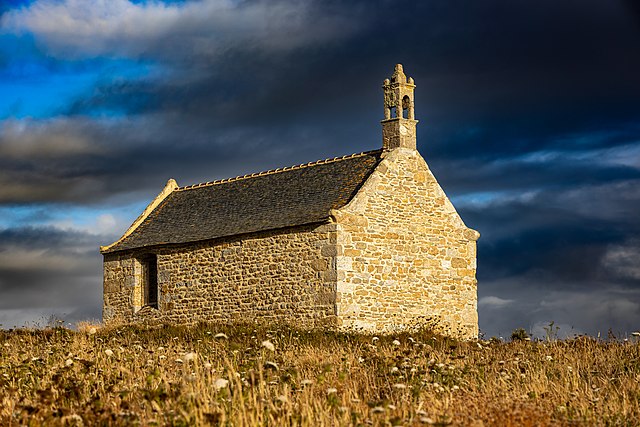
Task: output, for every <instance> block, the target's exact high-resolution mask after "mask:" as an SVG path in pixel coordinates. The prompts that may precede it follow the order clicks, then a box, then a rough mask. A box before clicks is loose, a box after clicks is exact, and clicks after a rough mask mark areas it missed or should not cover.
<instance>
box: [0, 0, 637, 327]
mask: <svg viewBox="0 0 640 427" xmlns="http://www.w3.org/2000/svg"><path fill="white" fill-rule="evenodd" d="M396 63H402V64H403V65H404V69H405V72H406V74H407V75H408V76H412V77H413V78H414V79H415V82H416V84H417V88H416V93H415V98H416V100H415V105H416V107H415V109H416V118H417V119H419V120H420V124H419V125H418V149H419V151H420V152H421V154H422V155H423V157H424V158H425V159H426V160H427V162H428V164H429V166H430V168H431V169H432V171H433V172H434V174H435V176H436V177H437V179H438V181H439V182H440V184H441V185H442V187H443V188H444V190H445V192H446V193H447V194H448V195H449V197H450V198H451V199H452V201H453V203H454V205H455V206H456V208H457V210H458V211H459V213H460V215H461V216H462V218H463V220H464V221H465V223H466V224H467V225H468V226H469V227H471V228H474V229H476V230H478V231H479V232H480V233H481V235H482V237H481V238H480V240H479V242H478V271H477V276H478V298H479V299H478V309H479V319H480V329H481V332H482V333H483V334H484V335H485V336H486V337H490V336H504V337H508V336H510V334H511V332H512V331H513V330H514V329H516V328H524V329H526V330H527V331H529V332H531V333H533V334H534V335H537V336H544V335H545V333H546V332H545V328H546V329H549V324H550V323H551V322H554V323H553V325H554V328H555V327H559V328H560V329H559V330H558V334H559V335H560V336H572V335H576V334H584V333H586V334H591V335H597V334H602V335H606V334H607V333H608V331H609V330H611V331H612V332H613V333H614V334H615V335H616V336H618V337H624V336H626V335H628V334H630V333H631V332H632V331H636V330H639V329H640V215H639V212H640V77H639V76H640V6H639V3H638V2H636V1H634V0H628V1H616V0H608V1H602V0H538V1H535V2H531V1H524V0H510V1H506V0H483V1H482V2H478V1H473V0H423V1H416V2H407V1H405V2H397V1H390V0H360V1H337V0H336V1H334V0H270V1H267V0H255V1H254V0H246V1H245V0H197V1H194V0H186V1H160V0H157V1H148V0H136V1H133V0H30V1H27V0H1V1H0V324H1V325H2V326H1V327H3V328H11V327H14V326H23V325H41V326H42V325H45V324H46V323H47V322H48V321H50V320H51V319H53V318H57V319H63V320H64V321H65V322H67V323H71V324H73V323H74V322H77V321H80V320H86V319H100V316H101V298H102V288H101V286H102V267H101V262H102V259H101V256H100V254H99V252H98V247H99V245H105V244H109V243H111V242H113V241H115V240H116V239H117V238H118V237H119V236H120V235H121V234H122V233H123V232H124V231H125V230H126V229H127V228H128V226H129V225H130V224H131V223H132V221H133V220H134V219H135V218H136V217H137V216H138V215H139V214H140V212H141V211H142V210H143V209H144V207H145V206H146V205H147V204H148V203H149V202H150V201H151V200H152V199H153V198H154V197H155V196H156V195H157V194H158V193H159V192H160V190H161V189H162V188H163V186H164V184H165V183H166V181H167V179H169V178H175V179H176V180H177V181H178V183H179V184H180V185H189V184H193V183H198V182H204V181H211V180H214V179H220V178H226V177H231V176H236V175H241V174H245V173H251V172H256V171H261V170H267V169H272V168H276V167H282V166H288V165H294V164H300V163H306V162H309V161H313V160H318V159H324V158H329V157H334V156H341V155H345V154H351V153H355V152H361V151H368V150H373V149H377V148H380V147H381V144H382V142H381V141H382V135H381V127H380V124H379V121H380V120H381V119H382V118H383V117H382V113H383V108H382V89H381V84H382V81H383V80H384V79H385V78H387V77H389V76H390V75H391V74H392V72H393V67H394V64H396Z"/></svg>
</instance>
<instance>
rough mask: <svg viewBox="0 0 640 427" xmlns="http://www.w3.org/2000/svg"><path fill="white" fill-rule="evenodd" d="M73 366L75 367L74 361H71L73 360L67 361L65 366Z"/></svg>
mask: <svg viewBox="0 0 640 427" xmlns="http://www.w3.org/2000/svg"><path fill="white" fill-rule="evenodd" d="M71 365H73V360H71V359H67V360H65V362H64V366H71Z"/></svg>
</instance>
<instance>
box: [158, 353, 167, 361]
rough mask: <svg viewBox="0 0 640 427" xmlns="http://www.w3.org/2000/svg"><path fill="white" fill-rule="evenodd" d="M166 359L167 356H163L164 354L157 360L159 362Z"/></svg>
mask: <svg viewBox="0 0 640 427" xmlns="http://www.w3.org/2000/svg"><path fill="white" fill-rule="evenodd" d="M166 358H167V356H165V355H164V354H161V355H160V356H158V359H160V360H164V359H166Z"/></svg>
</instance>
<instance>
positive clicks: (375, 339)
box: [371, 337, 380, 345]
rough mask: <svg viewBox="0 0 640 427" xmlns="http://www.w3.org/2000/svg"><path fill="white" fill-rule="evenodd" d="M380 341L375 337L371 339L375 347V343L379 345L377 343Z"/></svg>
mask: <svg viewBox="0 0 640 427" xmlns="http://www.w3.org/2000/svg"><path fill="white" fill-rule="evenodd" d="M378 340H380V338H378V337H373V338H371V342H372V343H373V344H374V345H375V343H377V342H378Z"/></svg>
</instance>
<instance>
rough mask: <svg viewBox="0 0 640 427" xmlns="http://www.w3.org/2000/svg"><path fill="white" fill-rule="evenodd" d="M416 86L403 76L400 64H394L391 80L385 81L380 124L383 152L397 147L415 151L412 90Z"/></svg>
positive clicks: (416, 122) (415, 123)
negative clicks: (382, 113)
mask: <svg viewBox="0 0 640 427" xmlns="http://www.w3.org/2000/svg"><path fill="white" fill-rule="evenodd" d="M415 87H416V85H415V84H414V83H413V79H412V78H411V77H409V78H408V79H407V76H406V75H405V74H404V71H403V70H402V64H396V69H395V71H394V72H393V75H392V76H391V80H389V79H385V80H384V84H383V85H382V90H383V91H384V120H382V121H381V123H382V148H383V149H384V151H391V150H395V149H396V148H399V147H404V148H411V149H414V150H415V149H416V125H417V124H418V121H417V120H416V119H415V110H414V105H413V90H414V89H415Z"/></svg>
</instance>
